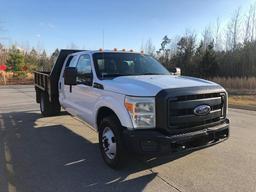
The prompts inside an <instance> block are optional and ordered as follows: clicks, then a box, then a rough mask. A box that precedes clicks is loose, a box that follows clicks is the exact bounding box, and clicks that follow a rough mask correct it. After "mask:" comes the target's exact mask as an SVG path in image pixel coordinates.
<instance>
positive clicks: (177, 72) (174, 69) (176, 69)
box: [167, 67, 181, 76]
mask: <svg viewBox="0 0 256 192" xmlns="http://www.w3.org/2000/svg"><path fill="white" fill-rule="evenodd" d="M167 69H168V71H169V72H170V73H171V74H172V75H177V76H180V75H181V70H180V68H179V67H168V68H167Z"/></svg>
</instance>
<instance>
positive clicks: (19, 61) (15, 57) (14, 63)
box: [6, 46, 25, 71]
mask: <svg viewBox="0 0 256 192" xmlns="http://www.w3.org/2000/svg"><path fill="white" fill-rule="evenodd" d="M24 64H25V63H24V55H23V53H21V51H20V50H19V49H17V48H16V47H15V46H12V48H11V49H10V50H9V53H8V59H7V61H6V65H7V67H8V70H11V71H21V70H22V68H23V67H24Z"/></svg>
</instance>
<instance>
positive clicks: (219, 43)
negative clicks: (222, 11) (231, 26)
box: [214, 17, 222, 51]
mask: <svg viewBox="0 0 256 192" xmlns="http://www.w3.org/2000/svg"><path fill="white" fill-rule="evenodd" d="M220 29H221V22H220V18H219V17H218V19H217V20H216V26H215V34H214V36H215V49H216V50H217V51H220V50H222V39H221V31H220Z"/></svg>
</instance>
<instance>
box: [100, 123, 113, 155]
mask: <svg viewBox="0 0 256 192" xmlns="http://www.w3.org/2000/svg"><path fill="white" fill-rule="evenodd" d="M102 146H103V150H104V152H105V154H106V156H107V157H108V158H109V159H114V158H115V156H116V139H115V135H114V133H113V131H112V130H111V129H110V128H109V127H105V129H104V130H103V134H102Z"/></svg>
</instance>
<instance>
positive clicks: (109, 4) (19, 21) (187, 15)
mask: <svg viewBox="0 0 256 192" xmlns="http://www.w3.org/2000/svg"><path fill="white" fill-rule="evenodd" d="M253 2H254V0H143V1H142V0H140V1H139V0H130V1H128V0H126V1H124V0H123V1H121V0H102V1H100V0H90V1H89V0H77V1H75V0H74V1H66V0H61V1H57V0H55V1H54V0H44V1H40V0H37V1H32V0H22V1H21V0H0V22H1V23H0V25H2V27H4V30H2V31H0V42H2V43H4V44H6V45H9V44H12V43H15V42H18V43H19V44H22V46H26V47H32V46H34V47H36V48H38V47H39V48H44V49H46V50H47V51H48V52H51V51H53V50H54V49H55V48H57V47H58V48H67V46H69V47H70V46H71V45H72V44H75V45H77V46H78V48H83V49H98V48H100V47H103V40H102V39H103V31H104V37H105V38H104V39H105V40H104V47H105V48H108V49H113V48H114V47H116V48H120V49H122V48H126V49H130V48H133V49H137V50H138V49H140V47H141V44H142V42H144V43H145V42H146V41H147V39H149V38H151V39H152V42H153V43H154V44H155V45H156V46H159V44H160V41H161V39H162V37H163V36H164V35H168V36H170V37H174V36H176V35H181V34H182V33H185V31H186V29H189V30H190V31H193V32H196V33H200V32H201V31H202V30H203V29H204V28H205V27H206V26H208V25H214V24H215V22H216V20H217V18H218V17H219V18H220V21H221V22H222V23H225V22H226V21H227V20H228V19H229V18H230V17H231V16H232V14H233V12H234V11H235V10H236V9H237V8H239V7H241V8H242V11H243V12H246V10H247V9H248V7H249V5H250V4H251V3H253Z"/></svg>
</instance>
